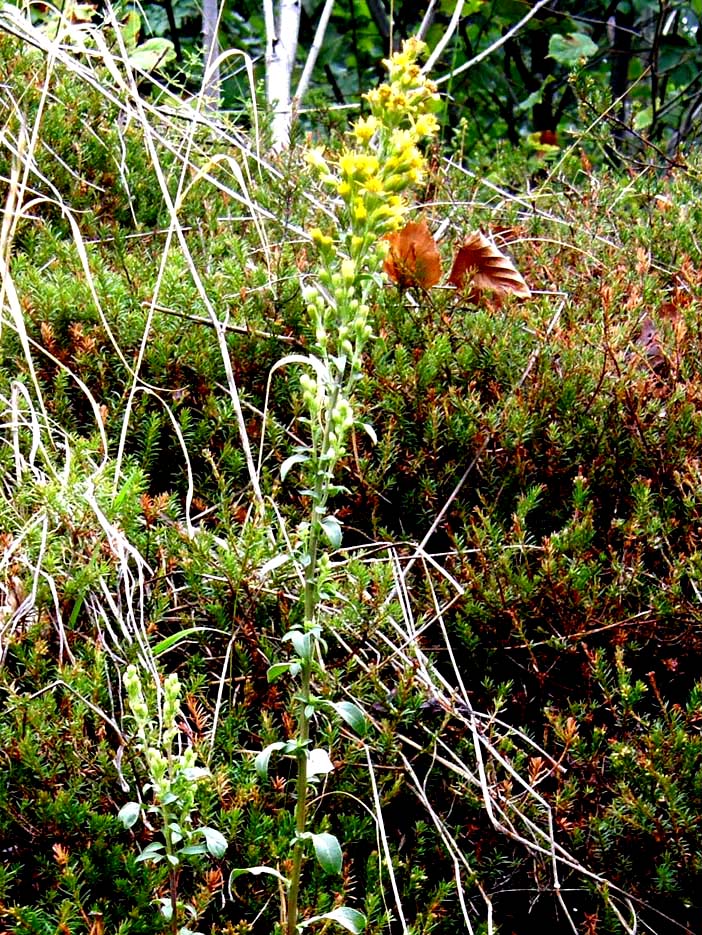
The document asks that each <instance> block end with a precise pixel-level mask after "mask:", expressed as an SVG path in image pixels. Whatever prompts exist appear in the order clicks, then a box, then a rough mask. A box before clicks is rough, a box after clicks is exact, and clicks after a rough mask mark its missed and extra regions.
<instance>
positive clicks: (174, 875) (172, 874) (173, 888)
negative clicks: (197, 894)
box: [161, 802, 178, 935]
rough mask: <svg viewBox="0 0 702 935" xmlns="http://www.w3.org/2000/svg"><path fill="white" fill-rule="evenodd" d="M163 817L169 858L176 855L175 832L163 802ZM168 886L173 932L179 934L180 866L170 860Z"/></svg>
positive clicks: (175, 934) (174, 934) (164, 835)
mask: <svg viewBox="0 0 702 935" xmlns="http://www.w3.org/2000/svg"><path fill="white" fill-rule="evenodd" d="M161 817H162V818H163V837H164V839H165V841H166V856H167V859H168V858H170V857H171V856H173V857H175V848H174V846H173V832H172V830H171V815H170V812H169V810H168V806H167V805H164V804H163V802H162V803H161ZM168 887H169V890H170V897H171V932H172V933H173V935H178V867H177V866H176V865H174V864H172V863H171V861H170V860H168Z"/></svg>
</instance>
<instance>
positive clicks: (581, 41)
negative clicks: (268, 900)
mask: <svg viewBox="0 0 702 935" xmlns="http://www.w3.org/2000/svg"><path fill="white" fill-rule="evenodd" d="M596 54H597V46H596V45H595V43H594V42H593V41H592V39H591V38H590V37H589V36H586V35H585V33H584V32H573V33H571V34H570V35H569V36H562V35H561V34H560V33H554V34H553V35H552V36H551V39H550V40H549V43H548V55H549V58H554V59H555V60H556V61H557V62H558V64H559V65H568V66H569V67H573V66H575V65H579V64H580V62H581V61H582V60H583V59H588V58H592V56H593V55H596Z"/></svg>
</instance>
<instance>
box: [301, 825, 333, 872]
mask: <svg viewBox="0 0 702 935" xmlns="http://www.w3.org/2000/svg"><path fill="white" fill-rule="evenodd" d="M308 835H309V837H310V838H311V839H312V846H313V847H314V853H315V857H316V858H317V860H318V862H319V865H320V867H321V868H322V870H324V872H325V873H336V874H338V873H341V865H342V863H343V854H342V853H341V845H340V844H339V842H338V841H337V839H336V838H335V837H334V835H333V834H329V833H328V832H326V831H322V832H321V834H313V833H312V832H308ZM308 835H301V837H307V836H308Z"/></svg>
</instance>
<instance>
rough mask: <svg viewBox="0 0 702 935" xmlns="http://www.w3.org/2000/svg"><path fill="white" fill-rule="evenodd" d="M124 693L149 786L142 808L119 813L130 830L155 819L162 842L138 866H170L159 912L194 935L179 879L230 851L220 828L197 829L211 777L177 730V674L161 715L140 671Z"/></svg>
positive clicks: (176, 934)
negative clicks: (186, 862)
mask: <svg viewBox="0 0 702 935" xmlns="http://www.w3.org/2000/svg"><path fill="white" fill-rule="evenodd" d="M123 682H124V688H125V692H126V695H127V702H128V705H129V710H130V711H131V715H132V719H133V721H134V726H135V729H136V730H135V735H136V740H137V745H138V749H139V753H140V754H141V756H142V758H143V761H144V765H145V767H146V771H147V775H148V777H149V781H148V783H147V784H146V785H144V787H143V789H142V795H143V797H142V798H141V799H140V801H138V802H127V803H126V805H124V806H122V808H121V809H120V812H119V818H120V821H121V822H122V824H123V825H124V826H125V827H126V828H131V827H133V826H134V825H136V823H137V822H138V821H139V819H140V818H142V819H143V821H144V823H145V824H146V825H147V826H148V827H150V828H153V824H152V822H153V816H156V817H157V819H158V821H157V827H158V830H160V831H161V833H162V835H163V840H154V841H151V842H150V843H149V844H147V845H146V847H145V848H144V849H143V851H142V852H141V854H140V855H139V857H138V858H137V860H138V861H150V862H152V863H155V864H156V863H160V862H161V861H162V860H165V861H166V862H167V864H168V888H169V894H168V896H167V897H163V898H160V899H159V903H160V911H161V914H162V915H163V917H164V919H165V920H166V922H167V923H168V925H169V928H170V931H171V932H172V933H173V935H189V933H190V931H191V930H190V929H189V928H188V927H187V926H186V925H185V924H184V923H185V920H186V919H188V921H192V920H193V919H194V918H196V917H197V911H196V909H195V908H194V907H193V906H192V905H190V904H187V903H183V902H182V901H181V900H179V898H178V878H179V875H180V867H181V864H182V862H183V859H184V858H192V857H195V856H198V855H203V854H209V855H210V856H212V857H222V856H224V853H225V851H226V849H227V842H226V839H225V838H224V835H222V834H221V832H219V831H217V830H216V829H215V828H210V827H208V826H202V825H201V826H198V825H196V824H195V822H194V820H193V812H194V811H195V808H196V793H197V785H198V783H200V782H201V781H202V780H203V779H205V778H207V777H208V776H209V775H210V772H209V770H208V769H206V768H205V767H203V766H198V765H197V753H196V752H195V749H194V747H193V745H192V743H190V742H187V743H185V744H183V738H182V734H181V731H180V729H179V726H178V715H179V710H180V698H181V685H180V680H179V679H178V676H177V675H176V674H175V673H174V672H172V673H171V674H170V675H168V676H167V677H166V679H165V681H164V683H163V688H162V692H161V693H160V694H161V698H160V702H161V704H160V711H158V712H155V711H152V708H151V707H150V705H149V703H148V702H147V700H146V697H145V694H144V688H143V684H142V680H141V677H140V675H139V672H138V670H137V667H136V666H135V665H129V666H128V667H127V669H126V671H125V673H124V678H123Z"/></svg>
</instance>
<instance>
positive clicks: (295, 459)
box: [280, 454, 309, 480]
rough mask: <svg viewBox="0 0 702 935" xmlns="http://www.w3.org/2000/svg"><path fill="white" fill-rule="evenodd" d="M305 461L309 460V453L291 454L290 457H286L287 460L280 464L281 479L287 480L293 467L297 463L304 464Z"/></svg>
mask: <svg viewBox="0 0 702 935" xmlns="http://www.w3.org/2000/svg"><path fill="white" fill-rule="evenodd" d="M305 461H309V456H308V455H303V454H296V455H290V457H289V458H286V459H285V461H283V463H282V464H281V465H280V479H281V480H285V478H286V477H287V475H288V471H289V470H290V468H291V467H294V466H295V465H296V464H304V463H305Z"/></svg>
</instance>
